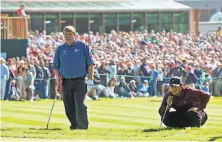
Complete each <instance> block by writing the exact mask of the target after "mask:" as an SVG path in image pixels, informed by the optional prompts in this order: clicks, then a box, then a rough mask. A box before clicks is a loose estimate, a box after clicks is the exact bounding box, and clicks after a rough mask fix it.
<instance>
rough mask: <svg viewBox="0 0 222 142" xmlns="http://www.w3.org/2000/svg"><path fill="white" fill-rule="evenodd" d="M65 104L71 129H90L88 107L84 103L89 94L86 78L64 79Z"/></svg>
mask: <svg viewBox="0 0 222 142" xmlns="http://www.w3.org/2000/svg"><path fill="white" fill-rule="evenodd" d="M62 87H63V103H64V106H65V112H66V116H67V117H68V119H69V121H70V123H71V126H70V129H71V130H73V129H88V123H89V122H88V115H87V107H86V105H85V103H84V100H85V94H86V92H87V84H86V81H85V78H78V79H72V80H69V79H63V82H62Z"/></svg>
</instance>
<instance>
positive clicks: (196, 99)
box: [159, 86, 210, 116]
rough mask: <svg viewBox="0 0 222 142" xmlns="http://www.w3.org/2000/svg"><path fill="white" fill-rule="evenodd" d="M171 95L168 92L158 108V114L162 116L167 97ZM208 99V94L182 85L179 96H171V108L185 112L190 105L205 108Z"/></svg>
mask: <svg viewBox="0 0 222 142" xmlns="http://www.w3.org/2000/svg"><path fill="white" fill-rule="evenodd" d="M169 96H173V94H172V93H171V92H168V93H167V94H166V95H165V96H164V98H163V102H162V104H161V106H160V108H159V114H160V115H161V116H162V115H163V114H164V112H165V109H166V106H167V98H168V97H169ZM209 100H210V94H209V93H207V92H204V91H202V90H198V89H192V88H189V87H185V86H183V87H182V90H181V95H180V96H173V104H172V106H171V107H172V108H174V109H175V110H176V111H181V112H187V111H188V110H189V109H190V108H192V107H197V108H199V109H200V110H203V109H205V108H206V106H207V103H208V102H209Z"/></svg>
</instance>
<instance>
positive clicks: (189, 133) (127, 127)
mask: <svg viewBox="0 0 222 142" xmlns="http://www.w3.org/2000/svg"><path fill="white" fill-rule="evenodd" d="M161 101H162V98H158V97H157V98H152V97H151V98H148V99H145V98H135V99H101V100H99V101H86V103H87V106H88V114H89V130H87V131H85V130H82V131H80V130H75V131H70V130H69V121H68V119H67V118H66V116H65V113H64V106H63V102H62V101H61V100H57V101H56V103H55V107H54V110H53V113H52V117H51V121H50V124H49V128H50V129H49V130H46V129H45V128H46V124H47V120H48V116H49V112H50V109H51V105H52V103H53V100H41V101H35V102H29V101H24V102H18V101H1V137H3V138H4V139H5V138H6V139H5V140H7V138H9V139H11V138H22V139H18V142H19V140H21V141H22V140H25V139H26V141H27V139H29V138H36V139H38V140H40V139H50V140H52V139H64V141H65V140H68V139H75V140H88V141H92V140H110V141H120V140H129V141H133V140H135V141H147V140H160V141H163V140H168V141H171V140H177V141H178V140H181V141H185V140H186V141H191V140H192V141H214V140H215V141H222V97H214V98H211V100H210V102H209V104H208V106H207V110H206V111H207V113H208V117H209V118H208V121H207V122H206V124H205V125H204V127H202V128H199V129H198V128H195V129H191V128H187V129H181V130H177V129H172V130H168V129H166V127H165V126H163V130H161V131H160V132H159V131H158V127H159V125H160V117H159V114H158V108H159V106H160V103H161ZM4 139H3V140H4ZM52 141H53V140H52Z"/></svg>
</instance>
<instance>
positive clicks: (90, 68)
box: [54, 26, 94, 130]
mask: <svg viewBox="0 0 222 142" xmlns="http://www.w3.org/2000/svg"><path fill="white" fill-rule="evenodd" d="M63 33H64V37H65V43H64V44H63V45H61V46H59V47H58V48H57V50H56V53H55V58H54V68H55V74H56V82H57V84H58V83H62V92H63V102H64V106H65V111H66V115H67V117H68V119H69V121H70V123H71V126H70V130H74V129H88V116H87V107H86V105H85V104H84V99H85V94H86V93H87V85H88V87H92V86H93V73H94V62H93V59H92V53H91V50H90V49H89V47H88V46H87V45H86V44H85V43H83V42H81V41H77V40H76V39H75V33H76V30H75V28H74V27H72V26H67V27H65V28H64V30H63ZM87 75H88V80H86V76H87ZM60 77H62V82H61V81H60Z"/></svg>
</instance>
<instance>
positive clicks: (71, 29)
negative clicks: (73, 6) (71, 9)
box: [63, 26, 76, 34]
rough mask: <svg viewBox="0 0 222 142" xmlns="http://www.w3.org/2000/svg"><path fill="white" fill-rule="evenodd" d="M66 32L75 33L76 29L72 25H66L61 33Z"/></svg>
mask: <svg viewBox="0 0 222 142" xmlns="http://www.w3.org/2000/svg"><path fill="white" fill-rule="evenodd" d="M66 32H72V33H74V34H75V33H76V29H75V28H74V27H73V26H66V27H65V28H64V30H63V33H66Z"/></svg>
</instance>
